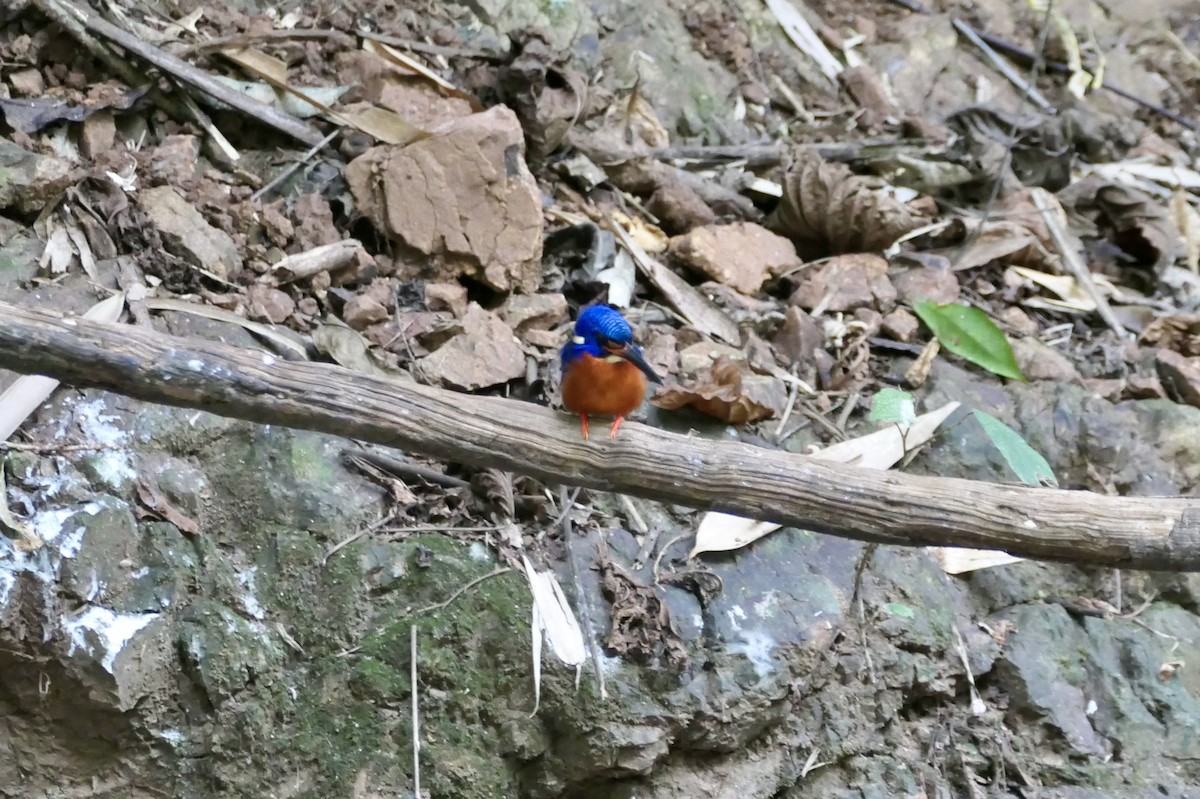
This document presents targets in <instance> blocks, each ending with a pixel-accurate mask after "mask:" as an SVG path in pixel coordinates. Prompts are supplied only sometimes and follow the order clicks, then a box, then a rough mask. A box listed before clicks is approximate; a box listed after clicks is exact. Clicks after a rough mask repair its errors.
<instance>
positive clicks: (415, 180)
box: [346, 105, 542, 292]
mask: <svg viewBox="0 0 1200 799" xmlns="http://www.w3.org/2000/svg"><path fill="white" fill-rule="evenodd" d="M431 133H432V135H431V136H430V137H429V138H426V139H422V140H420V141H416V142H413V143H411V144H408V145H405V146H390V145H389V146H380V147H373V148H371V149H370V150H368V151H367V152H365V153H364V154H363V155H361V156H359V157H358V158H356V159H354V161H352V162H351V163H350V165H349V166H347V167H346V182H347V184H348V186H349V188H350V192H351V194H353V196H354V200H355V203H356V205H357V208H358V209H359V211H360V212H361V213H362V214H363V215H364V216H366V217H367V218H368V219H369V220H371V222H372V224H374V225H375V227H376V228H377V229H379V230H380V231H382V232H384V233H386V234H387V235H388V236H391V237H392V238H394V239H396V240H397V241H398V242H399V243H400V244H401V245H402V246H404V247H408V248H411V249H413V250H416V251H417V252H418V253H420V254H421V255H424V256H427V257H431V258H432V259H434V260H435V261H436V263H437V264H438V266H439V267H440V274H441V275H444V276H445V277H447V278H452V277H458V276H460V275H469V276H471V277H474V278H476V279H478V280H481V281H483V282H484V283H486V284H487V285H488V286H490V287H491V288H493V289H496V290H498V291H510V290H513V289H520V290H523V291H526V292H533V291H534V290H536V289H537V287H538V284H539V283H540V282H541V276H542V275H541V266H542V264H541V254H542V199H541V192H540V190H539V189H538V186H537V182H536V181H535V180H534V178H533V175H532V174H530V172H529V169H528V168H527V167H526V166H525V161H524V159H523V158H522V153H523V151H524V134H523V133H522V131H521V126H520V124H519V123H518V122H517V118H516V115H515V114H513V112H512V111H510V110H509V109H508V108H506V107H504V106H502V105H497V106H493V107H492V108H491V109H489V110H487V111H485V112H483V113H479V114H472V115H471V116H468V117H463V118H460V119H452V120H450V121H448V122H445V123H444V124H442V125H439V126H437V127H435V128H433V129H432V131H431Z"/></svg>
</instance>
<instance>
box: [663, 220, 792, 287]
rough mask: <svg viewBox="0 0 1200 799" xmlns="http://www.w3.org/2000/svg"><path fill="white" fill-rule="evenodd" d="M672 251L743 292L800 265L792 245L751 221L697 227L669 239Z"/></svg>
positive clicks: (687, 262) (719, 280)
mask: <svg viewBox="0 0 1200 799" xmlns="http://www.w3.org/2000/svg"><path fill="white" fill-rule="evenodd" d="M671 254H672V255H674V256H675V257H676V258H677V259H679V260H680V261H682V262H684V263H685V264H687V265H688V266H690V267H692V268H694V269H696V270H698V271H700V272H703V273H704V274H706V275H708V276H709V277H711V278H713V279H714V280H716V281H718V282H720V283H724V284H725V285H728V286H732V287H733V288H735V289H737V290H738V291H740V292H742V293H743V294H757V293H758V290H759V289H761V288H762V284H763V282H764V281H765V280H766V279H767V278H768V277H774V276H775V275H778V274H780V273H781V272H783V271H785V270H788V269H792V268H797V267H799V266H800V259H799V258H797V257H796V247H795V245H793V244H792V243H791V242H790V241H789V240H787V239H785V238H784V237H783V236H777V235H775V234H774V233H772V232H771V231H769V230H767V229H766V228H764V227H762V226H761V225H756V224H754V223H753V222H735V223H734V224H732V225H711V226H708V227H702V228H696V229H695V230H693V231H691V232H690V233H687V234H685V235H683V236H678V237H676V238H674V239H672V240H671Z"/></svg>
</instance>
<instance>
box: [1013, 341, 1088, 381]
mask: <svg viewBox="0 0 1200 799" xmlns="http://www.w3.org/2000/svg"><path fill="white" fill-rule="evenodd" d="M1012 350H1013V356H1014V357H1016V359H1017V365H1018V366H1020V367H1021V372H1022V373H1024V375H1025V376H1026V377H1027V378H1029V379H1030V380H1058V381H1063V382H1065V381H1068V380H1075V379H1077V378H1078V377H1079V370H1077V369H1076V368H1075V364H1073V363H1071V359H1070V358H1068V357H1067V356H1065V355H1063V354H1062V353H1061V352H1059V351H1058V350H1056V349H1054V348H1053V347H1051V346H1050V345H1048V344H1045V343H1044V342H1042V341H1039V340H1038V339H1036V338H1019V339H1016V340H1015V341H1013V343H1012Z"/></svg>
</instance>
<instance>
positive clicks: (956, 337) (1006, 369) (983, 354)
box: [913, 300, 1025, 382]
mask: <svg viewBox="0 0 1200 799" xmlns="http://www.w3.org/2000/svg"><path fill="white" fill-rule="evenodd" d="M913 311H915V312H916V314H917V316H919V317H920V318H921V321H922V322H924V323H925V324H926V326H927V327H929V329H930V330H932V331H933V334H934V335H935V336H937V339H938V341H940V342H941V344H942V346H943V347H945V348H946V349H948V350H950V352H953V353H954V354H955V355H959V356H962V357H963V358H966V359H967V360H968V361H970V362H971V363H974V364H977V365H979V366H982V367H983V368H984V369H987V370H988V371H989V372H993V373H994V374H998V375H1000V376H1001V377H1007V378H1010V379H1012V380H1020V381H1022V382H1024V380H1025V376H1024V375H1023V374H1021V367H1019V366H1018V365H1017V359H1016V358H1015V357H1014V356H1013V351H1012V347H1011V346H1010V345H1009V343H1008V338H1007V337H1006V336H1005V335H1004V332H1003V331H1002V330H1001V329H1000V328H998V327H996V323H995V322H993V321H992V320H991V319H989V318H988V315H987V314H985V313H984V312H983V311H981V310H979V309H978V308H973V307H971V306H969V305H958V304H952V305H936V304H935V303H932V302H929V301H927V300H926V301H922V302H918V303H916V304H915V305H914V306H913Z"/></svg>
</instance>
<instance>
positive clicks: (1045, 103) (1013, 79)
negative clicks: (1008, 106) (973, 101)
mask: <svg viewBox="0 0 1200 799" xmlns="http://www.w3.org/2000/svg"><path fill="white" fill-rule="evenodd" d="M951 22H952V23H953V25H954V27H955V29H956V30H958V32H959V33H961V34H962V35H963V36H966V37H967V40H968V41H970V42H971V44H973V45H975V46H976V47H978V48H979V49H980V50H982V51H983V54H984V55H985V56H987V59H988V60H989V61H991V62H992V66H994V67H995V68H996V69H997V70H999V72H1000V74H1001V75H1003V76H1004V77H1006V78H1008V81H1009V82H1010V83H1011V84H1012V85H1013V86H1016V87H1017V88H1018V89H1020V90H1021V92H1022V94H1024V95H1025V96H1026V97H1028V98H1029V99H1030V100H1032V101H1033V102H1034V103H1035V104H1036V105H1037V107H1038V108H1040V109H1042V110H1043V111H1045V112H1046V113H1047V114H1057V113H1058V109H1057V108H1055V107H1054V106H1053V105H1052V104H1051V103H1050V101H1049V100H1047V99H1046V98H1045V97H1042V93H1041V92H1039V91H1038V90H1037V89H1035V88H1033V84H1031V83H1029V82H1028V81H1027V80H1025V79H1024V78H1022V77H1021V76H1020V75H1019V74H1017V71H1016V70H1015V69H1013V68H1012V67H1011V66H1009V64H1008V62H1007V61H1005V60H1004V59H1003V58H1001V57H1000V55H999V54H998V53H997V52H996V51H995V50H993V49H992V48H991V47H990V46H989V45H988V43H987V42H985V41H984V40H983V39H982V38H981V37H980V35H979V34H978V33H976V32H975V29H974V28H972V27H971V26H970V25H968V24H967V23H965V22H963V21H961V20H958V19H953V20H951Z"/></svg>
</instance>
